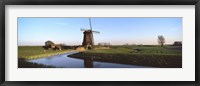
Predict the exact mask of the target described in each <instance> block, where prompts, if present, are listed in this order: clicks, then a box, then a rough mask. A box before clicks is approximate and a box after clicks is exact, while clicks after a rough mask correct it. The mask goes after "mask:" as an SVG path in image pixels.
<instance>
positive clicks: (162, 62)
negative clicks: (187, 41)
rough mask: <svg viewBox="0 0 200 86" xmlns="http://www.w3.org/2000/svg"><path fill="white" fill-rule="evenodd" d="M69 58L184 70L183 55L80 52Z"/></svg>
mask: <svg viewBox="0 0 200 86" xmlns="http://www.w3.org/2000/svg"><path fill="white" fill-rule="evenodd" d="M68 56H69V57H71V58H78V59H84V60H91V61H103V62H111V63H120V64H128V65H138V66H149V67H158V68H182V55H153V54H109V53H88V52H79V53H75V54H71V55H68Z"/></svg>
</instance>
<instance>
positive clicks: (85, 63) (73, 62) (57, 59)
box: [28, 52, 147, 68]
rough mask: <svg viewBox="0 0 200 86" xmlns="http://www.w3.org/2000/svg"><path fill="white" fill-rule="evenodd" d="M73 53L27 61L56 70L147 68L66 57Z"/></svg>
mask: <svg viewBox="0 0 200 86" xmlns="http://www.w3.org/2000/svg"><path fill="white" fill-rule="evenodd" d="M74 53H77V52H70V53H66V54H60V55H55V56H50V57H47V58H40V59H34V60H28V62H32V63H38V64H43V65H48V66H54V67H57V68H147V67H145V66H136V65H125V64H118V63H108V62H97V61H92V60H84V59H77V58H71V57H68V55H70V54H74Z"/></svg>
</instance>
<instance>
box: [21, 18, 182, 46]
mask: <svg viewBox="0 0 200 86" xmlns="http://www.w3.org/2000/svg"><path fill="white" fill-rule="evenodd" d="M17 21H18V45H21V46H23V45H44V43H45V41H47V40H51V41H53V42H54V43H56V44H60V43H64V44H66V45H81V44H82V41H83V32H82V31H81V30H80V29H81V28H85V29H90V25H89V18H28V17H27V18H26V17H19V18H18V20H17ZM91 24H92V30H94V31H99V32H100V33H99V34H98V33H93V36H94V43H95V44H98V43H110V44H112V45H124V44H127V43H128V44H143V45H157V44H158V41H157V39H158V35H162V36H164V38H165V41H166V43H165V44H172V43H173V42H174V41H182V18H138V17H135V18H91Z"/></svg>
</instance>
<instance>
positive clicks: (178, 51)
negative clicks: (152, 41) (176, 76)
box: [86, 45, 182, 55]
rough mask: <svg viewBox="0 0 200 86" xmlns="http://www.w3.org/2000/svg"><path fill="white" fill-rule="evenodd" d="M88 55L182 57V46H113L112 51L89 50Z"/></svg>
mask: <svg viewBox="0 0 200 86" xmlns="http://www.w3.org/2000/svg"><path fill="white" fill-rule="evenodd" d="M86 52H87V53H111V54H112V53H114V54H117V53H120V54H151V55H152V54H159V55H169V54H173V55H182V47H181V46H164V47H160V46H158V45H149V46H148V45H146V46H145V45H144V46H135V45H133V46H128V45H127V46H126V45H124V46H112V47H111V48H110V49H98V50H89V51H86Z"/></svg>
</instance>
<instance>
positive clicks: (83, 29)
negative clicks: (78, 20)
mask: <svg viewBox="0 0 200 86" xmlns="http://www.w3.org/2000/svg"><path fill="white" fill-rule="evenodd" d="M87 30H90V29H85V28H82V27H81V31H87Z"/></svg>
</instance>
